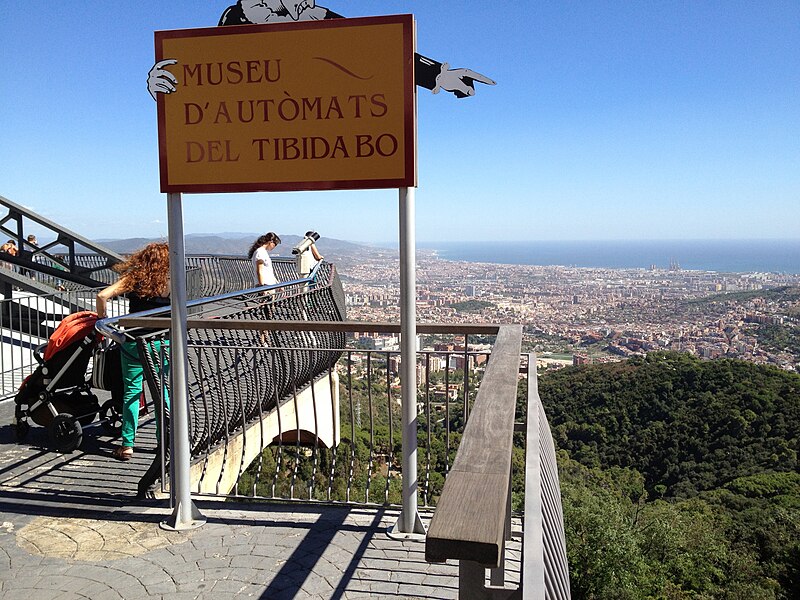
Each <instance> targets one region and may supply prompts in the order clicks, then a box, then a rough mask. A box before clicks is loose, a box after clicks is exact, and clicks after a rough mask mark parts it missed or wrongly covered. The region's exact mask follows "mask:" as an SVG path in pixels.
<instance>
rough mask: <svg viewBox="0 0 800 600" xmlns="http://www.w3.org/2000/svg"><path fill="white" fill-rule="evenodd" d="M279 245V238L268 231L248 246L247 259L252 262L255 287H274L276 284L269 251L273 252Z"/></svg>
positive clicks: (276, 280)
mask: <svg viewBox="0 0 800 600" xmlns="http://www.w3.org/2000/svg"><path fill="white" fill-rule="evenodd" d="M280 243H281V238H279V237H278V234H276V233H274V232H272V231H270V232H269V233H265V234H264V235H262V236H261V237H259V238H258V239H257V240H256V241H255V242H253V245H252V246H250V251H249V252H248V253H247V258H249V259H250V260H251V261H253V269H254V272H255V282H256V285H275V284H276V283H278V278H277V277H275V269H273V267H272V259H271V258H270V257H269V251H270V250H274V249H275V248H276V247H277V246H278V245H279V244H280Z"/></svg>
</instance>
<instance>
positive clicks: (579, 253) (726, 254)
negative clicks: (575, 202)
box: [417, 239, 800, 274]
mask: <svg viewBox="0 0 800 600" xmlns="http://www.w3.org/2000/svg"><path fill="white" fill-rule="evenodd" d="M417 246H418V247H419V248H420V249H428V250H434V251H435V252H436V253H437V255H438V256H439V258H442V259H445V260H454V261H467V262H487V263H498V264H510V265H541V266H552V265H560V266H575V267H595V268H608V269H649V268H650V267H651V266H655V267H656V268H657V269H669V268H670V266H672V267H673V268H674V267H679V268H680V269H683V270H692V271H718V272H725V273H752V272H759V273H764V272H766V273H787V274H800V239H798V240H653V241H532V242H436V243H424V242H421V243H418V244H417Z"/></svg>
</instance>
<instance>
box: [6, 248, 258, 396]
mask: <svg viewBox="0 0 800 600" xmlns="http://www.w3.org/2000/svg"><path fill="white" fill-rule="evenodd" d="M76 259H77V260H78V261H81V262H85V263H86V264H87V265H92V264H96V265H100V264H101V262H102V260H104V259H103V257H100V256H97V255H93V254H80V255H76ZM187 262H188V261H187ZM248 264H249V263H248ZM0 268H8V269H9V270H10V271H12V272H15V273H17V274H22V271H23V269H21V268H20V267H19V266H18V265H11V264H8V263H6V265H5V267H0ZM107 271H108V272H107V273H106V275H108V279H109V283H111V282H113V281H115V280H116V277H117V274H116V273H114V272H113V271H111V270H110V269H108V270H107ZM202 275H203V274H202V270H201V266H198V265H194V264H191V265H190V264H187V271H186V287H187V293H188V295H189V297H190V298H200V297H202V295H203V293H204V289H203V276H202ZM28 277H30V278H32V279H33V280H35V281H37V282H38V283H41V284H43V285H45V286H46V288H49V289H52V292H50V293H35V292H31V291H24V290H20V289H15V288H12V286H8V287H7V289H6V290H5V292H4V294H5V297H0V342H2V343H0V400H6V399H9V398H12V397H13V396H14V395H15V394H16V393H17V390H18V389H19V386H20V385H21V383H22V381H23V380H24V379H25V378H26V377H27V376H28V375H30V374H31V373H32V372H33V371H34V369H36V367H37V366H38V362H37V361H36V360H35V356H34V351H35V350H36V348H37V347H39V346H40V345H42V344H46V343H47V340H48V338H49V337H50V335H51V334H52V333H53V331H55V329H56V327H58V324H59V323H60V322H61V320H62V319H63V318H64V317H66V316H67V315H69V314H71V313H74V312H78V311H82V310H94V308H95V295H96V294H97V291H98V290H99V289H102V288H99V287H97V288H89V287H86V286H82V285H78V284H74V283H72V282H69V281H66V280H60V279H59V278H58V277H57V276H52V275H48V274H46V273H41V272H37V271H33V270H32V271H30V273H28V272H27V271H26V272H25V275H24V278H28ZM58 287H60V288H62V289H56V288H58ZM108 313H109V315H110V316H113V317H119V316H122V315H126V314H128V301H127V299H126V298H124V297H120V298H115V299H113V300H111V301H110V302H109V304H108Z"/></svg>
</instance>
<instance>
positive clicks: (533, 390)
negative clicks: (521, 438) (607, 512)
mask: <svg viewBox="0 0 800 600" xmlns="http://www.w3.org/2000/svg"><path fill="white" fill-rule="evenodd" d="M528 365H532V366H533V369H534V371H535V370H536V357H535V355H533V354H530V355H528ZM527 395H528V398H527V410H526V417H527V419H526V420H527V426H526V439H527V444H526V450H527V452H526V456H525V530H524V536H523V542H522V552H523V556H524V557H525V560H524V561H523V563H522V564H523V573H522V581H523V585H524V586H525V588H526V589H528V590H529V593H528V594H526V595H525V597H528V598H533V599H535V600H568V599H569V598H570V597H571V595H570V587H569V564H568V563H567V542H566V536H565V533H564V513H563V509H562V506H561V488H560V485H559V480H558V465H557V464H556V448H555V444H554V443H553V436H552V434H551V433H550V424H549V423H548V422H547V415H546V414H545V411H544V406H542V400H541V398H540V397H539V386H538V381H537V378H536V376H535V375H534V376H533V377H528V394H527Z"/></svg>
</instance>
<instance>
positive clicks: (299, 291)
mask: <svg viewBox="0 0 800 600" xmlns="http://www.w3.org/2000/svg"><path fill="white" fill-rule="evenodd" d="M289 264H292V263H289ZM200 271H201V272H205V271H204V270H203V269H200ZM295 277H296V274H295ZM338 290H341V285H340V284H339V281H338V276H337V274H336V270H335V269H334V268H333V266H332V265H330V264H326V263H323V264H321V265H319V267H318V269H317V270H316V271H315V273H314V278H313V280H310V281H306V280H297V279H296V278H295V279H294V280H293V282H292V283H289V284H284V285H281V286H276V287H274V288H273V289H271V290H268V291H266V292H263V293H261V292H252V291H250V292H245V293H242V294H237V295H228V296H227V297H224V298H223V297H219V296H217V297H212V298H208V299H207V300H206V301H204V303H202V304H200V305H195V306H194V307H193V309H194V310H195V311H196V314H199V315H200V316H202V317H205V318H210V319H213V320H215V321H217V322H220V324H221V325H222V322H223V321H226V320H238V321H270V320H292V321H342V320H344V318H345V313H344V303H343V302H342V301H341V299H340V298H338V297H337V296H338V295H339V292H338ZM134 333H135V332H134ZM166 336H167V332H166V331H159V332H154V333H149V334H147V335H145V336H141V337H142V339H143V341H144V342H146V343H147V344H149V345H150V347H154V342H155V341H156V340H163V339H166ZM188 342H189V345H188V360H189V377H188V400H189V417H190V419H189V431H190V447H191V453H192V456H194V457H197V456H201V455H202V454H203V453H205V452H207V451H208V450H209V449H210V448H212V447H213V446H215V445H216V444H218V443H221V442H223V441H224V440H226V439H227V438H228V437H229V436H230V435H232V434H233V433H235V432H236V431H239V430H241V429H242V428H244V427H245V426H246V424H247V423H249V422H251V421H254V420H256V419H258V418H260V417H261V416H262V415H263V414H264V413H266V412H269V411H270V410H272V409H273V408H274V407H276V406H277V405H278V404H280V403H282V402H285V401H286V400H288V399H289V398H290V397H291V395H292V393H293V392H294V391H295V390H297V389H299V388H301V387H303V386H304V385H306V384H308V383H310V382H311V381H312V380H313V379H314V378H315V377H317V376H319V375H320V374H323V373H326V372H327V371H328V370H329V369H331V368H332V367H333V365H334V364H336V361H337V360H338V359H339V356H340V354H341V352H340V351H337V350H336V349H337V348H343V347H344V345H345V334H344V333H343V332H335V331H319V332H308V331H265V332H261V331H256V330H231V329H227V328H225V327H222V326H221V327H220V328H207V329H190V330H189V332H188ZM265 347H269V348H270V349H271V350H272V351H270V352H264V351H263V350H264V348H265ZM143 356H144V358H145V363H146V375H147V377H148V381H149V382H151V389H154V390H160V389H167V391H168V387H166V386H162V385H161V383H160V378H159V374H160V373H161V372H162V371H164V369H163V365H162V364H160V362H161V361H160V359H159V358H158V357H159V354H158V353H157V352H155V351H151V352H144V353H143Z"/></svg>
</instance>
